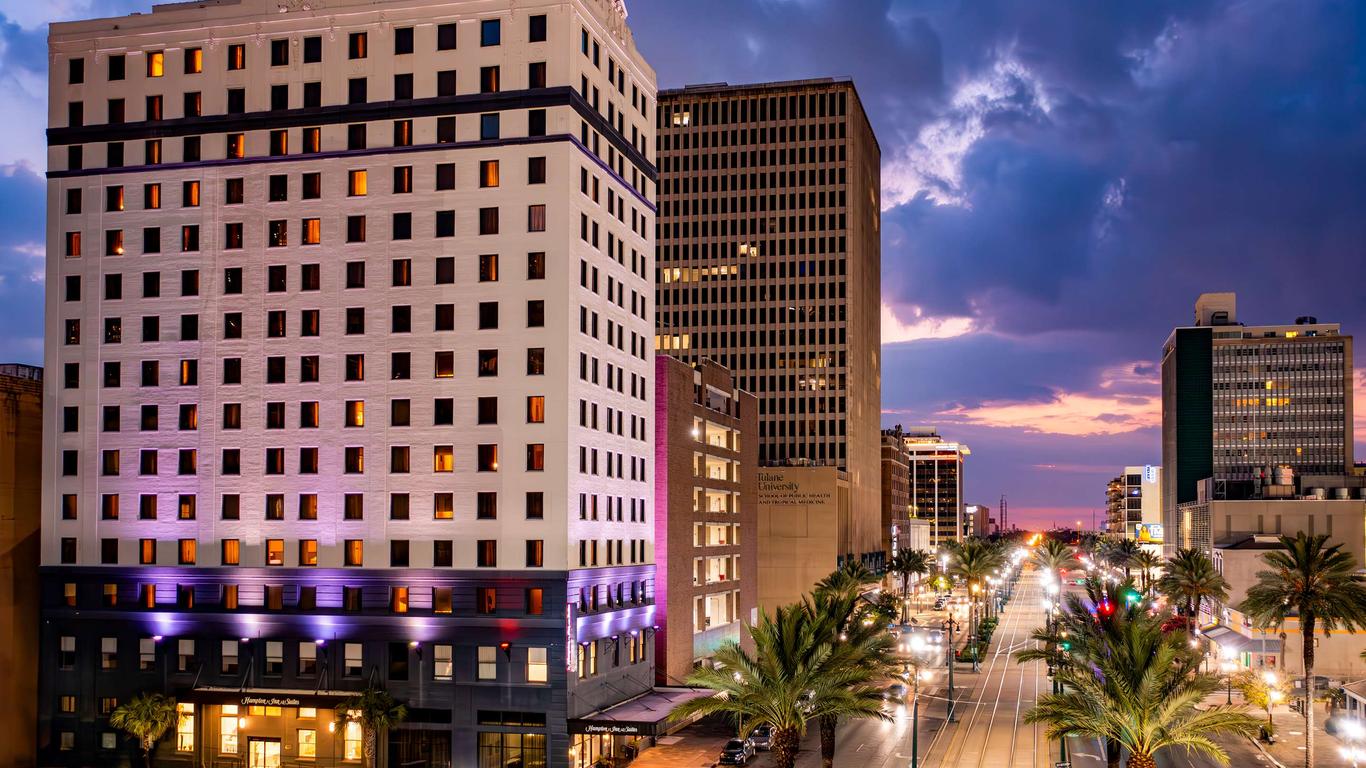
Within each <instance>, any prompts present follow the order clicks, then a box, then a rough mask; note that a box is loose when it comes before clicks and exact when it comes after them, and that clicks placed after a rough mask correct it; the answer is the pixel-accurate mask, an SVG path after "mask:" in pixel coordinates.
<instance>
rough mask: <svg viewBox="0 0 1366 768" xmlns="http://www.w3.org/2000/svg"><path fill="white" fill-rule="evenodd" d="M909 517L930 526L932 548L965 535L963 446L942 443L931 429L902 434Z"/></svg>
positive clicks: (910, 430)
mask: <svg viewBox="0 0 1366 768" xmlns="http://www.w3.org/2000/svg"><path fill="white" fill-rule="evenodd" d="M905 441H906V450H907V454H908V455H907V460H908V462H909V469H910V488H911V514H912V516H913V517H917V518H922V519H929V520H932V521H933V522H934V544H935V545H936V546H938V545H939V544H942V543H944V542H947V541H958V540H960V539H962V537H963V535H964V533H965V521H966V515H965V514H964V511H965V510H964V503H963V464H964V461H965V459H966V457H967V456H968V455H969V454H970V453H971V451H970V450H969V449H968V447H967V446H966V445H963V444H962V443H956V442H952V441H949V440H945V439H944V438H943V437H942V436H940V434H939V432H938V430H936V429H935V428H934V427H911V428H910V429H907V430H906V437H905Z"/></svg>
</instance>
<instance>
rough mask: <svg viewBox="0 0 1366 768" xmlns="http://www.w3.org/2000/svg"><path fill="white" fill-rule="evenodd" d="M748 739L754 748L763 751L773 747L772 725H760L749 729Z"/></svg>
mask: <svg viewBox="0 0 1366 768" xmlns="http://www.w3.org/2000/svg"><path fill="white" fill-rule="evenodd" d="M749 741H750V743H751V744H753V745H754V748H755V749H762V750H764V751H765V752H767V751H768V750H770V749H772V748H773V726H771V725H761V726H758V727H757V728H755V729H754V730H753V731H750V734H749Z"/></svg>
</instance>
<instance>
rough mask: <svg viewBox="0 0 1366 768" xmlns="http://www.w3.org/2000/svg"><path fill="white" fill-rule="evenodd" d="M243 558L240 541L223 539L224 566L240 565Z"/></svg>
mask: <svg viewBox="0 0 1366 768" xmlns="http://www.w3.org/2000/svg"><path fill="white" fill-rule="evenodd" d="M241 557H242V543H241V541H240V540H238V539H223V565H238V564H240V562H241Z"/></svg>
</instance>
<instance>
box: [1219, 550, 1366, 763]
mask: <svg viewBox="0 0 1366 768" xmlns="http://www.w3.org/2000/svg"><path fill="white" fill-rule="evenodd" d="M1280 542H1281V546H1282V547H1284V549H1283V550H1278V551H1275V552H1267V553H1266V554H1264V555H1262V560H1263V561H1264V562H1265V563H1266V564H1267V565H1268V566H1270V568H1269V570H1265V571H1259V572H1258V573H1257V583H1256V584H1254V585H1253V586H1252V588H1251V589H1249V590H1248V591H1247V598H1246V599H1245V600H1243V602H1242V603H1241V604H1240V605H1239V606H1238V609H1239V610H1241V611H1242V612H1243V613H1245V614H1247V615H1248V617H1249V618H1251V619H1252V622H1253V624H1254V625H1255V626H1257V627H1258V628H1260V629H1266V628H1269V627H1274V626H1277V625H1280V624H1283V623H1284V622H1285V620H1286V619H1287V618H1288V617H1295V618H1297V619H1298V621H1299V627H1300V636H1301V637H1302V638H1303V654H1304V684H1305V691H1306V695H1305V701H1306V702H1307V706H1306V707H1305V719H1306V722H1305V728H1304V750H1305V751H1304V764H1305V767H1306V768H1312V766H1313V765H1314V630H1315V629H1316V628H1317V627H1318V626H1319V625H1322V626H1323V631H1324V634H1325V635H1326V634H1327V633H1329V632H1331V631H1333V630H1335V629H1338V628H1339V627H1340V628H1342V629H1345V630H1347V631H1348V632H1355V631H1356V630H1357V629H1358V628H1366V577H1363V576H1361V574H1359V573H1357V563H1356V558H1354V557H1352V555H1351V554H1350V553H1347V552H1343V551H1342V545H1341V544H1334V545H1333V546H1331V547H1330V546H1327V542H1328V537H1327V536H1326V535H1323V534H1319V535H1317V536H1309V535H1307V534H1305V532H1304V531H1300V532H1299V533H1297V534H1295V537H1294V538H1291V537H1289V536H1282V537H1280Z"/></svg>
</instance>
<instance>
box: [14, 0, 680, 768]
mask: <svg viewBox="0 0 1366 768" xmlns="http://www.w3.org/2000/svg"><path fill="white" fill-rule="evenodd" d="M49 60H50V62H51V70H50V71H51V82H50V88H49V99H48V101H49V107H50V110H49V125H50V130H49V132H48V140H49V154H48V168H49V184H48V186H49V190H48V243H47V246H48V248H47V250H48V269H47V281H46V285H47V296H46V311H47V318H46V327H47V346H46V361H47V365H48V367H49V368H48V370H50V371H51V372H52V373H51V375H50V376H49V377H48V379H47V383H46V388H45V398H46V402H47V403H48V404H49V405H50V408H49V410H48V413H47V415H46V417H45V435H44V439H45V444H49V445H50V446H51V449H50V450H49V451H47V457H46V458H47V461H46V463H45V467H44V471H43V488H44V504H43V513H44V523H43V539H42V542H43V547H42V559H43V565H44V585H43V593H42V598H43V616H44V624H43V627H44V635H43V638H42V648H41V652H40V654H39V655H38V660H39V663H40V664H41V667H42V688H43V694H42V699H41V701H40V710H39V711H40V715H39V717H40V749H41V751H42V761H43V762H44V763H45V764H52V765H76V764H104V763H109V762H115V761H117V760H120V759H122V758H124V757H125V756H126V752H127V750H126V749H125V742H124V741H123V740H121V739H119V738H117V735H116V734H114V733H112V731H111V729H110V728H109V727H108V723H107V717H108V714H109V710H110V709H112V707H113V706H116V705H117V703H119V702H121V701H126V700H127V699H128V698H130V697H131V696H133V695H134V694H135V693H138V692H140V691H143V690H148V689H159V690H164V691H166V692H168V693H172V694H173V695H175V696H176V697H177V699H178V700H179V701H180V702H181V704H182V705H183V706H185V707H187V708H188V709H187V710H185V712H184V714H185V717H186V719H183V722H186V723H191V724H193V725H192V727H194V728H197V729H199V730H198V731H197V732H195V733H178V734H176V736H175V737H174V738H168V739H167V740H166V741H164V742H163V746H162V748H161V750H160V753H161V754H159V756H158V761H159V762H160V763H162V764H166V765H175V764H182V765H183V764H189V763H191V762H194V763H198V762H200V761H202V762H205V763H213V762H215V761H217V760H220V759H222V760H240V759H241V758H242V756H243V755H245V754H246V753H247V752H248V751H250V753H251V755H253V756H255V755H256V750H265V751H266V753H265V754H264V758H265V759H266V760H267V762H269V761H270V759H271V753H272V752H273V753H274V754H275V755H282V756H283V757H285V758H287V759H293V758H295V757H307V756H308V753H309V752H316V754H317V756H318V757H319V758H322V757H325V756H327V755H328V754H333V755H340V756H342V757H345V756H347V755H349V754H350V750H351V749H352V747H353V745H352V744H350V743H349V742H350V741H351V739H349V738H348V736H349V734H348V733H347V732H346V730H345V729H344V728H341V727H336V721H335V713H334V711H333V709H334V707H335V704H336V702H337V701H338V699H339V697H340V696H342V695H344V694H345V692H346V691H351V690H355V689H357V688H360V687H363V686H365V685H380V686H382V687H385V688H387V689H388V690H389V692H390V693H391V694H393V695H394V696H395V697H396V698H398V699H399V700H400V701H403V702H405V703H407V704H408V705H409V707H410V710H411V712H412V717H411V718H410V720H411V722H410V723H409V724H407V725H405V726H403V727H401V728H399V729H397V730H396V731H395V732H394V733H393V736H392V739H391V743H390V745H389V746H388V748H387V749H383V750H382V751H383V752H386V753H388V754H389V756H390V757H391V759H392V760H394V761H400V762H402V761H410V760H425V761H428V762H429V764H431V765H434V766H441V765H452V764H455V765H462V766H463V765H476V764H477V765H481V766H482V765H486V764H488V765H498V766H502V765H505V764H508V763H509V762H511V761H513V760H516V761H521V762H524V763H526V764H532V763H536V762H539V761H544V762H545V763H546V764H548V765H551V766H563V765H569V764H571V763H574V764H591V763H592V762H593V761H595V760H596V759H597V758H598V757H602V756H609V757H610V756H612V755H614V754H616V755H619V754H621V749H622V747H623V746H624V744H622V743H620V742H619V740H616V739H615V738H614V737H601V736H596V735H593V736H590V735H588V734H586V733H584V732H583V731H582V729H581V728H580V729H579V730H575V727H576V726H575V723H579V724H580V725H581V723H582V722H583V721H584V720H585V719H591V718H592V717H593V716H594V714H595V713H597V712H599V711H600V710H602V709H603V708H606V707H608V706H611V705H613V704H615V703H617V702H620V701H622V700H623V699H625V698H630V697H632V696H634V695H636V694H639V693H643V692H646V691H649V690H650V688H651V686H652V684H653V681H654V673H653V668H652V666H651V659H652V653H651V651H650V647H651V646H652V643H650V642H648V639H647V636H648V635H649V634H650V633H651V632H652V631H653V630H652V627H653V625H654V612H655V605H654V590H653V576H654V565H653V558H654V555H653V546H652V541H653V534H654V526H653V520H652V518H651V514H652V510H653V508H654V502H653V492H654V486H653V482H652V477H651V472H650V463H651V455H652V451H653V446H654V435H653V427H654V414H653V412H652V409H651V407H650V398H651V396H652V394H653V382H654V360H653V355H652V351H651V349H650V342H651V339H652V337H653V333H654V327H653V306H652V305H653V296H654V276H655V269H654V265H653V256H654V231H655V230H654V205H653V202H652V201H653V199H654V194H655V177H656V173H655V169H654V165H653V163H652V161H651V160H650V158H651V157H653V156H654V154H655V149H654V117H655V96H654V93H655V78H654V72H653V71H652V70H651V69H650V67H649V65H648V64H647V63H646V62H645V60H644V59H643V57H642V56H641V55H640V54H639V52H637V50H636V49H635V44H634V41H633V39H632V36H631V33H630V30H629V28H628V27H627V26H626V18H625V9H624V7H623V6H622V5H621V3H619V2H614V1H613V0H529V1H528V0H520V1H518V2H511V1H510V0H434V1H433V0H391V1H390V2H383V3H370V2H363V1H362V0H335V1H334V2H328V3H326V4H325V7H317V6H310V5H308V4H300V3H283V4H281V3H275V2H268V1H267V0H243V1H242V2H224V3H206V4H194V3H181V4H174V5H166V6H159V7H157V8H155V10H153V11H152V12H151V13H143V14H135V15H130V16H125V17H121V18H114V19H99V20H90V21H78V22H70V23H63V24H54V25H53V26H52V28H51V36H50V57H49ZM290 689H297V690H307V691H310V692H319V693H318V695H316V696H309V697H304V700H302V701H300V702H298V703H297V706H295V705H290V706H287V707H285V709H286V710H288V711H285V712H282V713H274V712H267V713H265V714H262V715H260V716H257V715H255V714H253V713H251V712H250V711H249V712H248V714H247V716H246V719H245V721H244V722H246V723H247V725H246V726H244V727H242V728H241V729H240V730H239V729H238V726H236V725H233V722H234V721H236V717H234V716H232V715H233V713H232V711H231V710H230V709H228V708H231V707H238V708H241V707H248V708H249V710H250V708H251V707H255V706H258V705H256V704H252V703H249V702H247V701H244V700H242V697H241V696H239V695H237V694H238V693H241V692H243V691H245V693H246V694H249V695H261V696H266V697H269V695H270V694H271V692H273V691H283V690H290ZM223 690H228V691H231V692H233V693H232V695H229V696H226V697H225V695H224V694H223V692H222V691H223ZM262 692H264V693H262ZM306 713H307V714H306ZM300 720H303V721H305V722H304V723H303V724H300V723H299V721H300ZM329 724H331V725H333V726H334V727H336V730H335V735H334V731H332V730H329V729H328V727H327V726H328V725H329ZM272 739H273V740H274V741H272ZM329 750H332V751H331V752H329ZM571 755H572V757H571ZM262 764H265V763H262Z"/></svg>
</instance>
